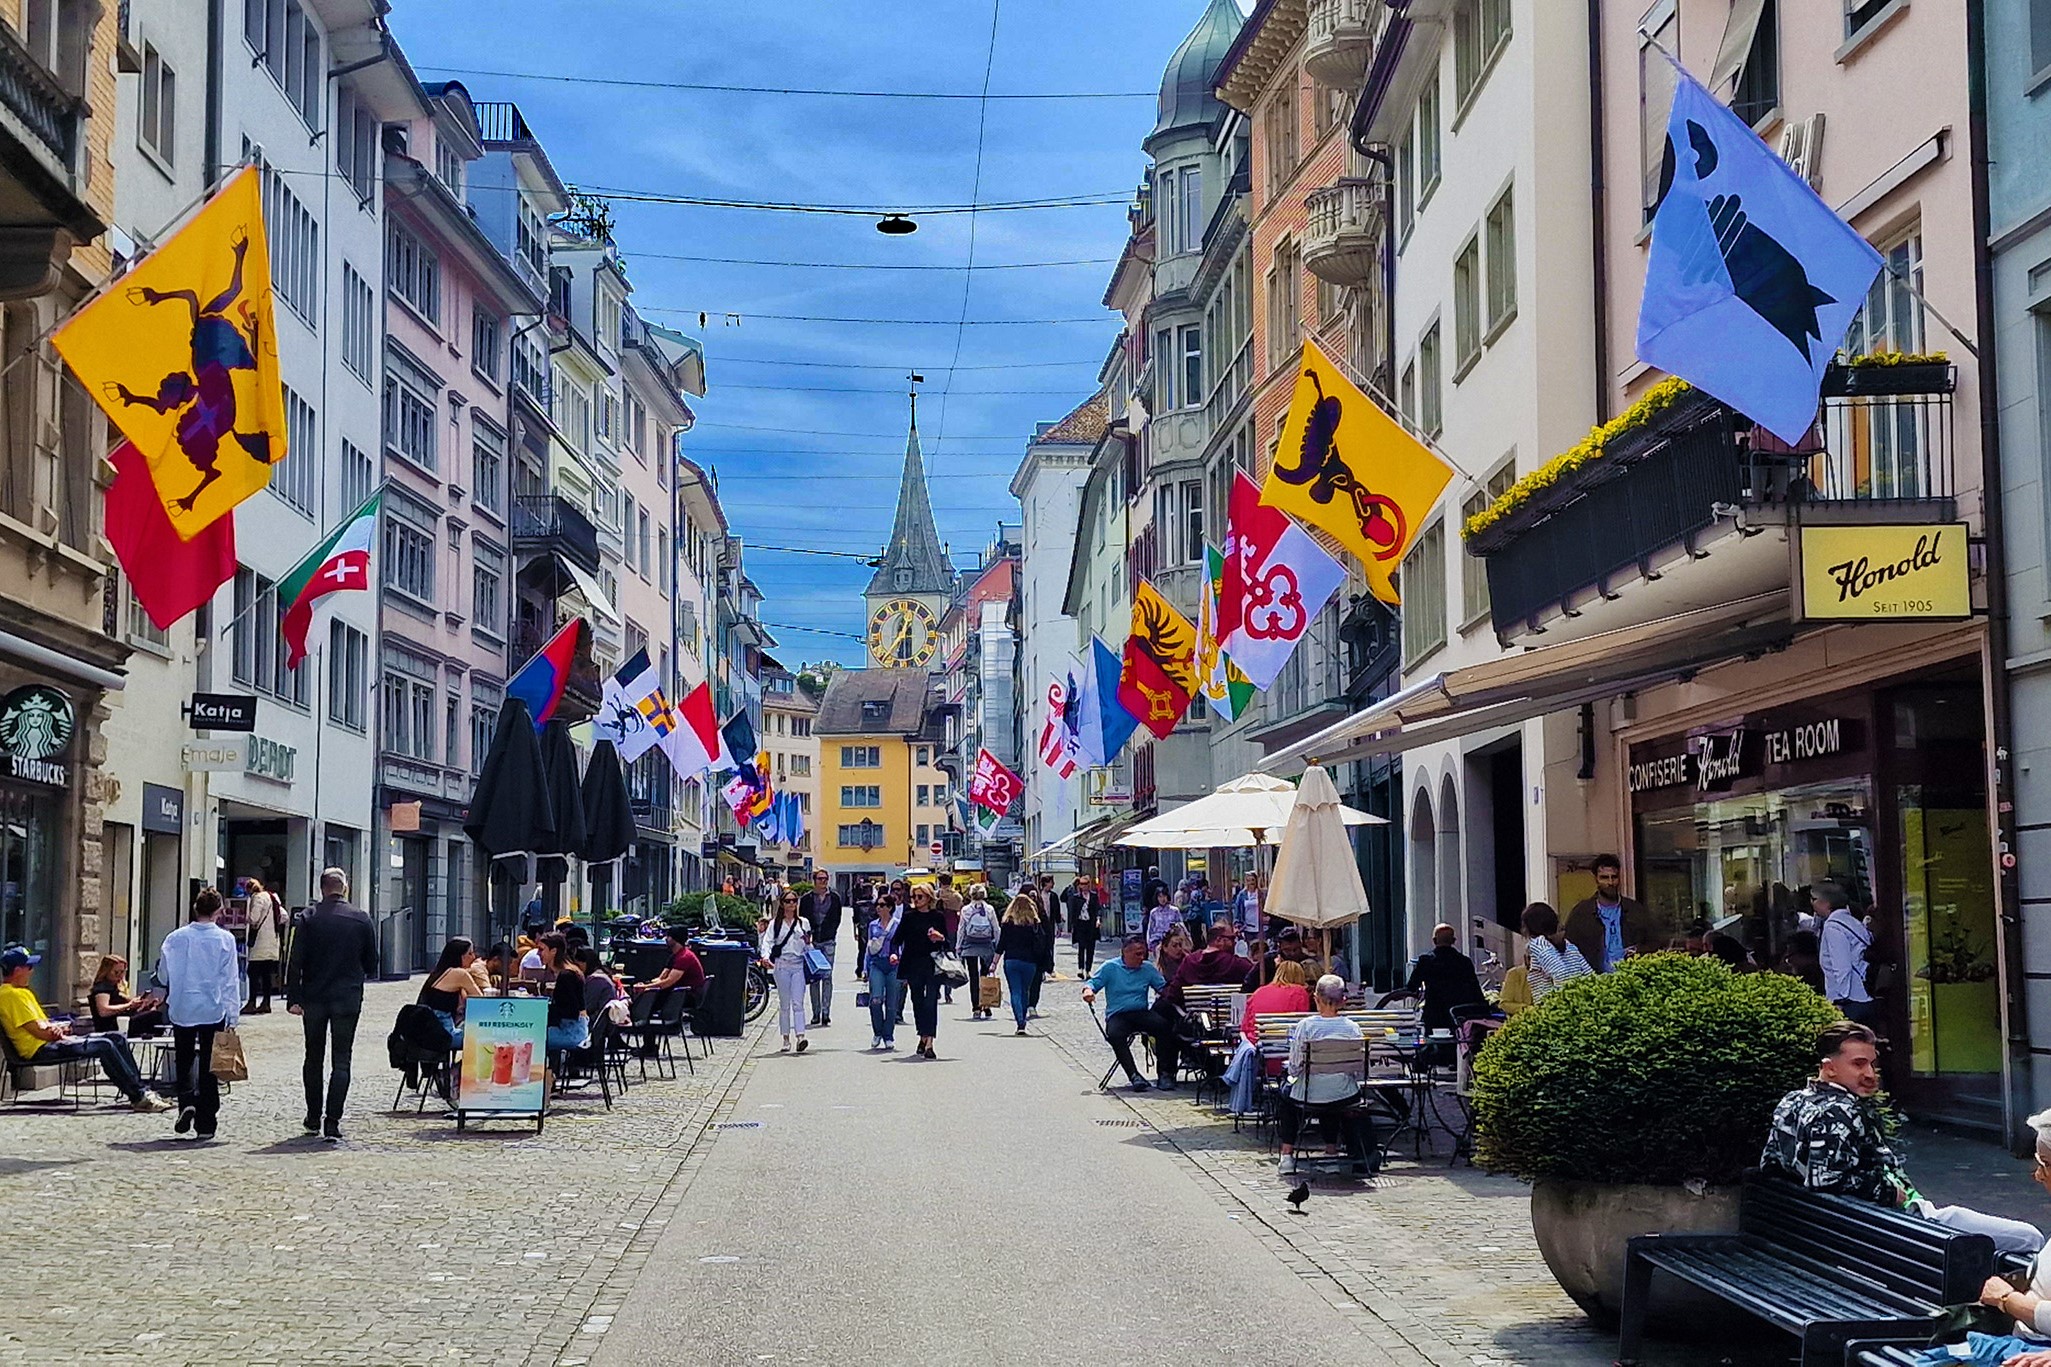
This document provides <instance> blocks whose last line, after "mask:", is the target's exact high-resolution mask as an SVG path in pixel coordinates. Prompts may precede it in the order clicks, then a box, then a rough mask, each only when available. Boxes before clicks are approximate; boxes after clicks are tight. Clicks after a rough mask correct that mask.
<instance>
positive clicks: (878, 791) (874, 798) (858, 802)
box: [840, 783, 883, 807]
mask: <svg viewBox="0 0 2051 1367" xmlns="http://www.w3.org/2000/svg"><path fill="white" fill-rule="evenodd" d="M840 805H841V806H843V807H881V806H882V805H883V789H882V788H881V787H879V786H877V785H876V784H873V783H871V784H860V783H844V784H842V785H841V789H840Z"/></svg>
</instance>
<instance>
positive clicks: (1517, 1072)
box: [1473, 954, 1838, 1185]
mask: <svg viewBox="0 0 2051 1367" xmlns="http://www.w3.org/2000/svg"><path fill="white" fill-rule="evenodd" d="M1837 1018H1838V1013H1837V1010H1836V1008H1835V1007H1833V1006H1831V1004H1830V1003H1829V1002H1827V1001H1825V1000H1824V999H1823V998H1822V997H1820V996H1818V995H1817V994H1816V993H1815V992H1814V991H1812V990H1811V989H1810V988H1809V987H1808V986H1807V985H1806V984H1804V983H1803V982H1801V981H1800V980H1799V979H1797V978H1791V977H1788V976H1786V975H1784V974H1779V973H1733V972H1731V971H1730V969H1728V968H1726V967H1725V966H1724V965H1723V964H1721V963H1719V962H1718V961H1716V960H1715V959H1710V958H1701V959H1691V958H1688V957H1686V956H1685V955H1680V954H1653V955H1648V956H1646V957H1644V958H1637V959H1631V960H1629V961H1628V962H1626V963H1625V964H1624V965H1623V966H1622V967H1620V968H1619V969H1618V970H1617V971H1616V972H1614V973H1610V974H1607V975H1604V976H1601V977H1590V978H1581V979H1577V980H1575V981H1573V982H1570V983H1567V984H1566V985H1564V986H1563V987H1561V988H1559V989H1558V990H1557V991H1555V992H1553V993H1551V994H1550V995H1549V996H1547V997H1546V999H1545V1000H1544V1001H1543V1002H1541V1003H1539V1004H1538V1005H1537V1006H1535V1007H1533V1008H1531V1009H1530V1010H1529V1011H1525V1012H1523V1013H1522V1014H1520V1015H1518V1016H1517V1017H1516V1018H1514V1019H1513V1020H1511V1021H1510V1022H1509V1023H1508V1024H1507V1025H1505V1026H1504V1027H1503V1028H1502V1029H1501V1030H1499V1031H1497V1032H1496V1034H1495V1037H1494V1038H1493V1039H1491V1040H1490V1041H1489V1042H1488V1044H1487V1046H1486V1047H1485V1048H1483V1049H1482V1051H1481V1052H1480V1054H1479V1055H1477V1056H1476V1058H1475V1060H1474V1095H1473V1104H1474V1128H1475V1135H1476V1148H1475V1161H1476V1162H1478V1163H1479V1164H1480V1165H1481V1166H1482V1167H1485V1168H1488V1169H1489V1170H1491V1171H1494V1172H1506V1173H1511V1174H1514V1175H1516V1176H1518V1177H1521V1178H1523V1179H1525V1180H1526V1181H1535V1180H1536V1179H1538V1178H1541V1177H1558V1178H1568V1179H1575V1180H1580V1181H1587V1182H1609V1183H1653V1184H1664V1185H1677V1184H1679V1183H1683V1182H1689V1181H1706V1182H1711V1183H1727V1182H1734V1181H1736V1180H1737V1178H1738V1176H1739V1174H1741V1173H1742V1172H1743V1171H1744V1170H1745V1169H1746V1168H1749V1167H1752V1166H1754V1165H1756V1164H1757V1163H1758V1161H1759V1150H1760V1147H1761V1146H1762V1145H1763V1144H1764V1143H1765V1142H1766V1129H1767V1125H1768V1122H1769V1121H1770V1120H1771V1119H1772V1116H1773V1107H1774V1104H1775V1103H1776V1102H1778V1101H1779V1100H1780V1098H1781V1097H1782V1096H1784V1095H1786V1094H1787V1093H1788V1092H1790V1091H1793V1090H1794V1089H1795V1088H1797V1087H1799V1086H1801V1085H1802V1082H1803V1080H1804V1079H1805V1078H1807V1077H1809V1076H1810V1075H1811V1074H1813V1073H1814V1072H1815V1069H1816V1053H1815V1044H1816V1035H1817V1032H1818V1031H1820V1030H1822V1029H1823V1027H1825V1026H1826V1025H1829V1024H1830V1023H1831V1022H1832V1021H1835V1020H1836V1019H1837Z"/></svg>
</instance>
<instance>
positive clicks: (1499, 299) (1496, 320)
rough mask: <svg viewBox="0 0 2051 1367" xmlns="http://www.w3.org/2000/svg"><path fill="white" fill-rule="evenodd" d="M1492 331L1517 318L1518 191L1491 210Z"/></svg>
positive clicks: (1504, 195)
mask: <svg viewBox="0 0 2051 1367" xmlns="http://www.w3.org/2000/svg"><path fill="white" fill-rule="evenodd" d="M1486 231H1487V234H1488V258H1487V264H1488V331H1489V335H1490V336H1491V337H1493V336H1494V335H1495V334H1496V332H1497V331H1498V330H1499V329H1501V328H1502V327H1503V326H1504V325H1505V324H1507V323H1508V322H1509V321H1510V320H1511V319H1512V318H1515V317H1516V316H1517V201H1516V191H1515V190H1514V189H1510V190H1505V191H1503V197H1502V198H1501V199H1498V200H1497V201H1496V202H1495V203H1494V204H1491V205H1490V206H1489V209H1488V223H1487V228H1486Z"/></svg>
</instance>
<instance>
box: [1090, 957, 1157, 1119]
mask: <svg viewBox="0 0 2051 1367" xmlns="http://www.w3.org/2000/svg"><path fill="white" fill-rule="evenodd" d="M1167 986H1168V980H1167V979H1166V978H1163V977H1162V976H1161V970H1160V969H1158V968H1155V967H1154V966H1153V965H1152V964H1151V963H1149V962H1147V937H1146V936H1144V935H1128V936H1126V937H1125V942H1124V946H1123V949H1122V952H1121V953H1120V954H1119V956H1118V957H1117V958H1115V959H1106V960H1105V961H1104V962H1103V963H1101V964H1098V965H1097V971H1096V972H1095V973H1093V974H1091V975H1090V981H1089V985H1088V986H1086V987H1084V988H1083V990H1082V999H1083V1000H1084V1001H1086V1002H1093V1001H1095V1000H1096V999H1097V993H1099V992H1102V993H1103V994H1104V1010H1105V1013H1106V1014H1105V1017H1104V1035H1105V1037H1106V1038H1107V1039H1109V1040H1110V1041H1111V1052H1112V1053H1114V1054H1116V1055H1117V1056H1118V1066H1119V1067H1121V1068H1123V1069H1124V1070H1125V1076H1126V1078H1127V1079H1128V1080H1129V1081H1130V1082H1131V1083H1132V1089H1133V1090H1134V1091H1135V1092H1144V1091H1145V1090H1146V1089H1147V1080H1146V1079H1145V1078H1143V1077H1141V1076H1140V1075H1139V1066H1138V1065H1137V1064H1135V1063H1134V1062H1133V1061H1132V1037H1133V1036H1134V1035H1152V1036H1153V1037H1154V1063H1155V1064H1156V1067H1157V1071H1156V1073H1155V1076H1156V1077H1158V1078H1159V1079H1160V1081H1159V1084H1158V1085H1159V1086H1160V1088H1161V1090H1162V1091H1166V1092H1172V1091H1174V1090H1175V1063H1176V1049H1175V1022H1174V1021H1172V1020H1170V1019H1169V1017H1168V1015H1167V1013H1166V1012H1163V1011H1159V1010H1156V1009H1154V1008H1153V1005H1152V1001H1150V1000H1149V998H1150V996H1151V998H1153V999H1155V1000H1158V999H1159V997H1160V994H1161V993H1162V992H1163V991H1165V990H1166V989H1167Z"/></svg>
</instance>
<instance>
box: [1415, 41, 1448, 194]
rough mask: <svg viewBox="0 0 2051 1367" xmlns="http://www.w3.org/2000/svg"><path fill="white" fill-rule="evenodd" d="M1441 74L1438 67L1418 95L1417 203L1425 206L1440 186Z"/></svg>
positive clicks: (1441, 138)
mask: <svg viewBox="0 0 2051 1367" xmlns="http://www.w3.org/2000/svg"><path fill="white" fill-rule="evenodd" d="M1439 122H1440V116H1439V75H1438V72H1437V71H1436V70H1434V71H1433V72H1432V74H1431V79H1430V80H1428V81H1426V82H1425V85H1424V90H1423V93H1421V94H1420V95H1418V97H1417V207H1418V208H1420V209H1422V208H1423V207H1424V205H1425V202H1426V201H1427V200H1429V199H1430V198H1431V192H1432V191H1434V190H1436V189H1438V188H1439V169H1440V162H1441V160H1442V149H1443V146H1444V143H1443V135H1442V134H1441V132H1440V128H1439Z"/></svg>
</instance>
